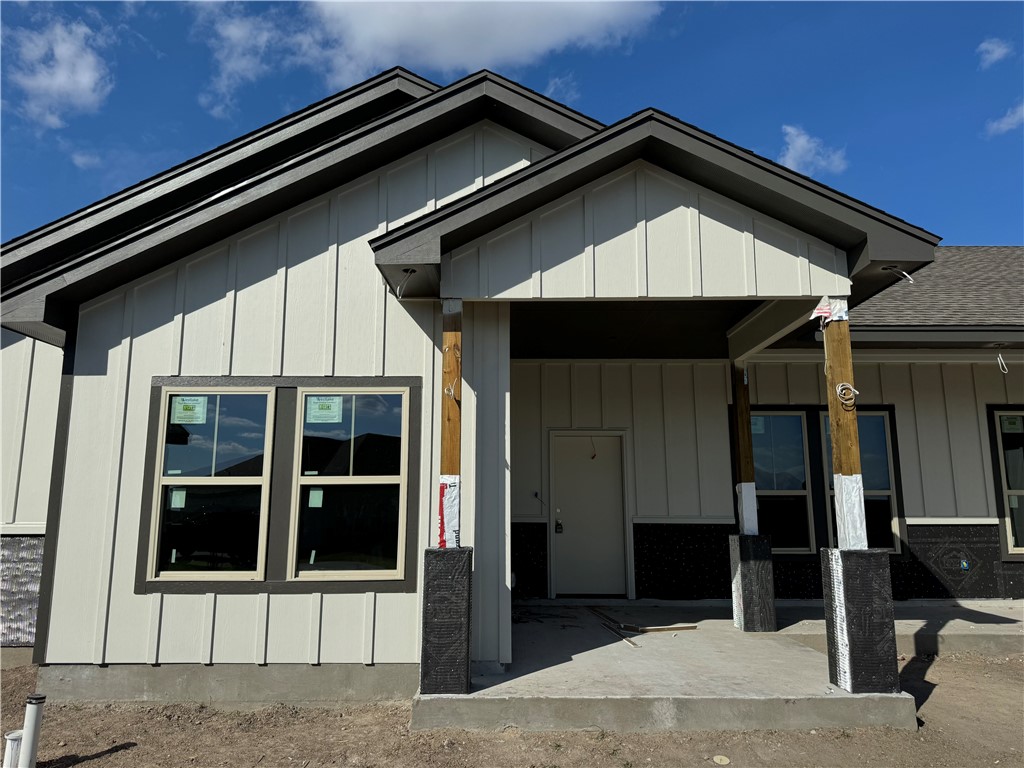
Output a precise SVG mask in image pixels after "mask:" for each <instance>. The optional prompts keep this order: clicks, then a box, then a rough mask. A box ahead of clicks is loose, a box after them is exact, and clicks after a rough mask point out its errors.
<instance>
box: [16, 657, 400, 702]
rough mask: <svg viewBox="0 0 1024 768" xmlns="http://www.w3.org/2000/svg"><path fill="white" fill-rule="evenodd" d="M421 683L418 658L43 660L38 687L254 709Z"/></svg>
mask: <svg viewBox="0 0 1024 768" xmlns="http://www.w3.org/2000/svg"><path fill="white" fill-rule="evenodd" d="M418 683H419V665H417V664H376V665H373V666H365V665H363V664H322V665H319V666H311V665H309V664H273V665H268V666H257V665H254V664H214V665H211V666H205V665H202V664H165V665H161V666H148V665H143V664H118V665H111V666H107V667H99V666H93V665H89V664H59V665H58V664H54V665H50V666H45V667H40V668H39V677H38V684H37V686H36V689H37V690H38V691H39V692H40V693H43V694H45V695H46V697H47V701H49V702H94V703H95V702H111V701H150V702H155V703H161V704H171V703H181V702H199V703H201V704H206V705H209V706H214V707H218V708H221V709H249V708H252V707H262V706H268V705H270V704H277V703H284V704H293V705H308V706H319V707H331V706H338V705H341V704H347V703H353V702H369V701H394V700H399V699H405V700H408V699H409V698H410V697H411V696H412V695H413V694H414V693H415V692H416V688H417V685H418Z"/></svg>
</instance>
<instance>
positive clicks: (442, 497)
mask: <svg viewBox="0 0 1024 768" xmlns="http://www.w3.org/2000/svg"><path fill="white" fill-rule="evenodd" d="M442 321H443V326H442V338H441V355H442V359H441V478H440V480H441V482H440V489H439V493H438V497H437V498H438V533H437V547H432V548H428V549H427V550H426V552H425V553H424V560H423V631H422V638H421V640H422V643H421V654H420V693H424V694H426V693H449V694H450V693H457V694H465V693H469V680H470V676H469V644H470V637H469V633H470V626H471V621H472V617H471V610H472V605H471V597H472V594H473V585H472V576H473V550H472V548H471V547H463V546H462V542H461V540H460V528H461V525H460V512H461V509H460V507H461V503H460V502H461V492H462V477H461V462H462V299H444V300H443V302H442Z"/></svg>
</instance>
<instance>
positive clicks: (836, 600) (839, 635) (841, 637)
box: [825, 549, 851, 691]
mask: <svg viewBox="0 0 1024 768" xmlns="http://www.w3.org/2000/svg"><path fill="white" fill-rule="evenodd" d="M825 551H826V552H827V553H828V559H829V561H830V563H831V566H832V567H831V568H830V569H829V570H831V571H832V611H833V615H832V620H833V621H834V622H835V628H836V636H835V658H836V683H838V684H839V687H840V688H842V689H843V690H844V691H849V690H850V679H851V674H850V673H851V669H850V633H849V630H848V629H847V627H846V586H845V584H844V582H843V557H842V554H841V553H840V552H839V550H838V549H827V550H825Z"/></svg>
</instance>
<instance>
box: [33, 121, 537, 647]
mask: <svg viewBox="0 0 1024 768" xmlns="http://www.w3.org/2000/svg"><path fill="white" fill-rule="evenodd" d="M545 152H546V150H545V149H544V148H543V147H538V146H535V145H532V144H530V143H529V142H527V141H525V140H523V139H521V138H520V137H517V136H515V135H514V134H511V133H508V132H506V131H504V130H502V129H500V128H498V127H497V126H493V125H490V124H480V125H478V126H475V127H474V128H471V129H468V130H467V131H465V132H464V133H462V134H459V135H456V136H454V137H452V138H450V139H446V140H445V141H443V142H439V143H438V144H435V145H433V146H431V147H429V148H426V149H425V150H423V151H421V152H419V153H417V154H415V155H413V156H411V157H408V158H405V159H403V160H401V161H399V162H396V163H394V164H392V165H391V166H388V167H385V168H383V169H381V170H380V171H378V172H375V173H372V174H369V175H368V176H365V177H362V178H360V179H358V180H355V181H353V182H351V183H348V184H346V185H345V186H343V187H339V188H338V189H337V190H335V191H333V192H331V193H329V194H326V195H323V196H321V197H319V198H317V199H314V200H311V201H309V202H308V203H306V204H304V205H302V206H299V207H296V208H294V209H292V210H290V211H288V212H286V213H284V214H281V215H279V216H276V217H274V218H272V219H270V220H268V221H266V222H265V223H263V224H261V225H259V226H256V227H253V228H250V229H248V230H246V231H244V232H241V233H238V234H237V235H235V236H232V237H230V238H228V239H226V240H224V241H222V242H221V243H218V244H216V245H215V246H213V247H210V248H207V249H205V250H204V251H202V252H200V253H198V254H195V255H192V256H190V257H188V258H185V259H183V260H182V261H180V262H178V263H176V264H175V265H173V266H172V267H170V268H167V269H163V270H160V271H159V272H157V273H154V274H152V275H150V276H148V277H147V278H145V279H142V280H139V281H136V282H134V283H132V284H130V285H128V286H126V287H124V288H123V289H120V290H118V291H115V292H113V293H111V294H108V295H106V296H104V297H101V298H99V299H97V300H95V301H93V302H92V303H90V304H88V305H86V306H84V307H83V308H82V311H81V313H80V318H79V329H78V342H77V344H78V346H77V354H76V358H75V386H74V393H73V398H72V408H71V418H70V427H69V438H68V439H69V445H68V461H67V469H66V473H65V482H64V488H63V496H62V499H61V504H62V514H61V521H60V525H61V531H60V537H59V540H58V551H57V558H56V567H55V571H54V580H53V597H52V607H51V615H50V623H49V637H48V643H47V647H46V656H45V658H46V662H48V663H54V664H59V663H95V664H117V663H150V664H156V663H204V664H208V663H255V664H264V663H270V664H273V663H313V664H315V663H324V664H326V663H364V664H373V663H417V662H418V661H419V601H420V598H419V595H418V594H417V593H409V594H401V593H400V594H390V593H388V594H385V593H379V594H375V593H372V592H370V593H362V594H319V593H314V594H304V595H296V594H254V595H225V594H205V595H204V594H198V595H192V594H162V595H161V594H149V595H136V594H135V593H134V579H135V567H136V558H137V547H138V540H139V538H138V537H139V523H140V519H141V517H142V515H148V514H150V510H148V509H142V499H143V488H144V486H145V484H146V483H148V482H151V477H152V471H151V468H150V467H147V466H145V461H144V455H145V446H146V439H147V431H148V409H149V398H150V385H151V380H152V377H153V376H176V375H181V376H217V375H224V376H228V375H231V376H240V375H253V376H278V375H284V376H293V375H294V376H298V375H306V376H326V375H335V376H418V377H422V379H423V384H424V387H423V402H422V404H421V412H422V424H421V430H420V433H421V445H420V446H419V453H420V456H421V464H420V467H419V478H420V480H419V482H420V487H419V488H418V497H419V500H420V508H419V517H418V521H419V529H418V533H419V548H420V550H421V553H420V554H421V556H422V548H423V546H425V545H426V544H427V542H431V543H433V542H434V541H435V540H436V524H433V522H432V520H431V519H430V516H433V515H436V512H435V511H434V506H435V505H433V504H431V503H430V501H431V500H433V499H434V498H435V497H436V488H437V483H438V472H439V455H438V445H437V441H438V434H439V431H438V418H439V414H438V408H437V407H436V405H437V402H438V400H439V397H440V395H439V392H438V389H439V381H440V354H441V352H440V338H441V317H440V305H439V304H437V303H436V302H415V301H412V302H405V303H399V302H398V301H397V300H396V299H395V297H394V296H393V295H391V294H390V293H389V292H388V291H387V290H386V288H385V285H384V283H383V280H382V278H381V276H380V274H379V272H378V271H377V269H376V267H375V266H374V260H373V253H372V251H371V249H370V247H369V245H368V244H367V241H368V239H369V238H371V237H374V236H376V235H379V234H381V233H383V232H385V231H387V229H389V228H392V227H394V226H397V225H398V224H400V223H401V222H403V221H406V220H408V218H410V217H412V216H417V215H420V214H422V213H424V212H426V211H428V210H432V209H433V208H434V207H436V206H437V205H439V204H441V203H443V202H445V201H447V200H450V199H453V198H454V197H456V196H458V195H462V194H466V193H468V192H470V191H472V190H473V189H475V188H477V187H478V186H480V185H481V184H483V183H485V181H491V180H493V179H495V178H499V177H500V176H501V175H503V174H504V173H508V172H511V171H512V170H515V168H517V167H519V166H521V165H523V164H525V163H527V162H529V161H530V160H531V159H532V158H535V157H537V156H539V155H541V154H543V153H545ZM488 311H497V310H488ZM504 317H505V318H506V320H505V326H504V329H505V330H504V331H503V333H504V338H505V339H506V340H507V308H506V310H505V315H504ZM505 349H506V352H505V356H506V358H507V341H506V344H505ZM506 389H507V387H506ZM489 397H490V396H489V395H488V399H489ZM464 446H465V447H464V450H465V451H466V452H467V453H468V454H469V455H473V453H474V450H475V449H474V443H473V442H472V441H471V440H466V441H464ZM494 450H498V447H495V448H494ZM502 458H503V457H502ZM488 481H489V476H488ZM428 511H429V515H428ZM434 522H436V521H434ZM488 524H490V523H488ZM486 535H488V536H490V537H492V538H493V539H494V540H495V542H497V540H498V538H500V535H501V534H500V531H499V530H489V529H488V531H487V534H486ZM495 546H497V544H495ZM418 569H419V572H422V568H421V567H420V566H418ZM480 581H481V587H483V585H484V584H486V579H481V580H480ZM487 588H488V589H491V590H492V591H494V590H497V589H498V587H497V586H496V585H491V586H489V587H487ZM491 658H494V657H491Z"/></svg>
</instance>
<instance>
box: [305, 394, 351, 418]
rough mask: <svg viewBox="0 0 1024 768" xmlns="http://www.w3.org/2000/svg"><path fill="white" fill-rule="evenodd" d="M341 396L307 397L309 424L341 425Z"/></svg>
mask: <svg viewBox="0 0 1024 768" xmlns="http://www.w3.org/2000/svg"><path fill="white" fill-rule="evenodd" d="M341 415H342V411H341V395H306V423H307V424H341Z"/></svg>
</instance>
